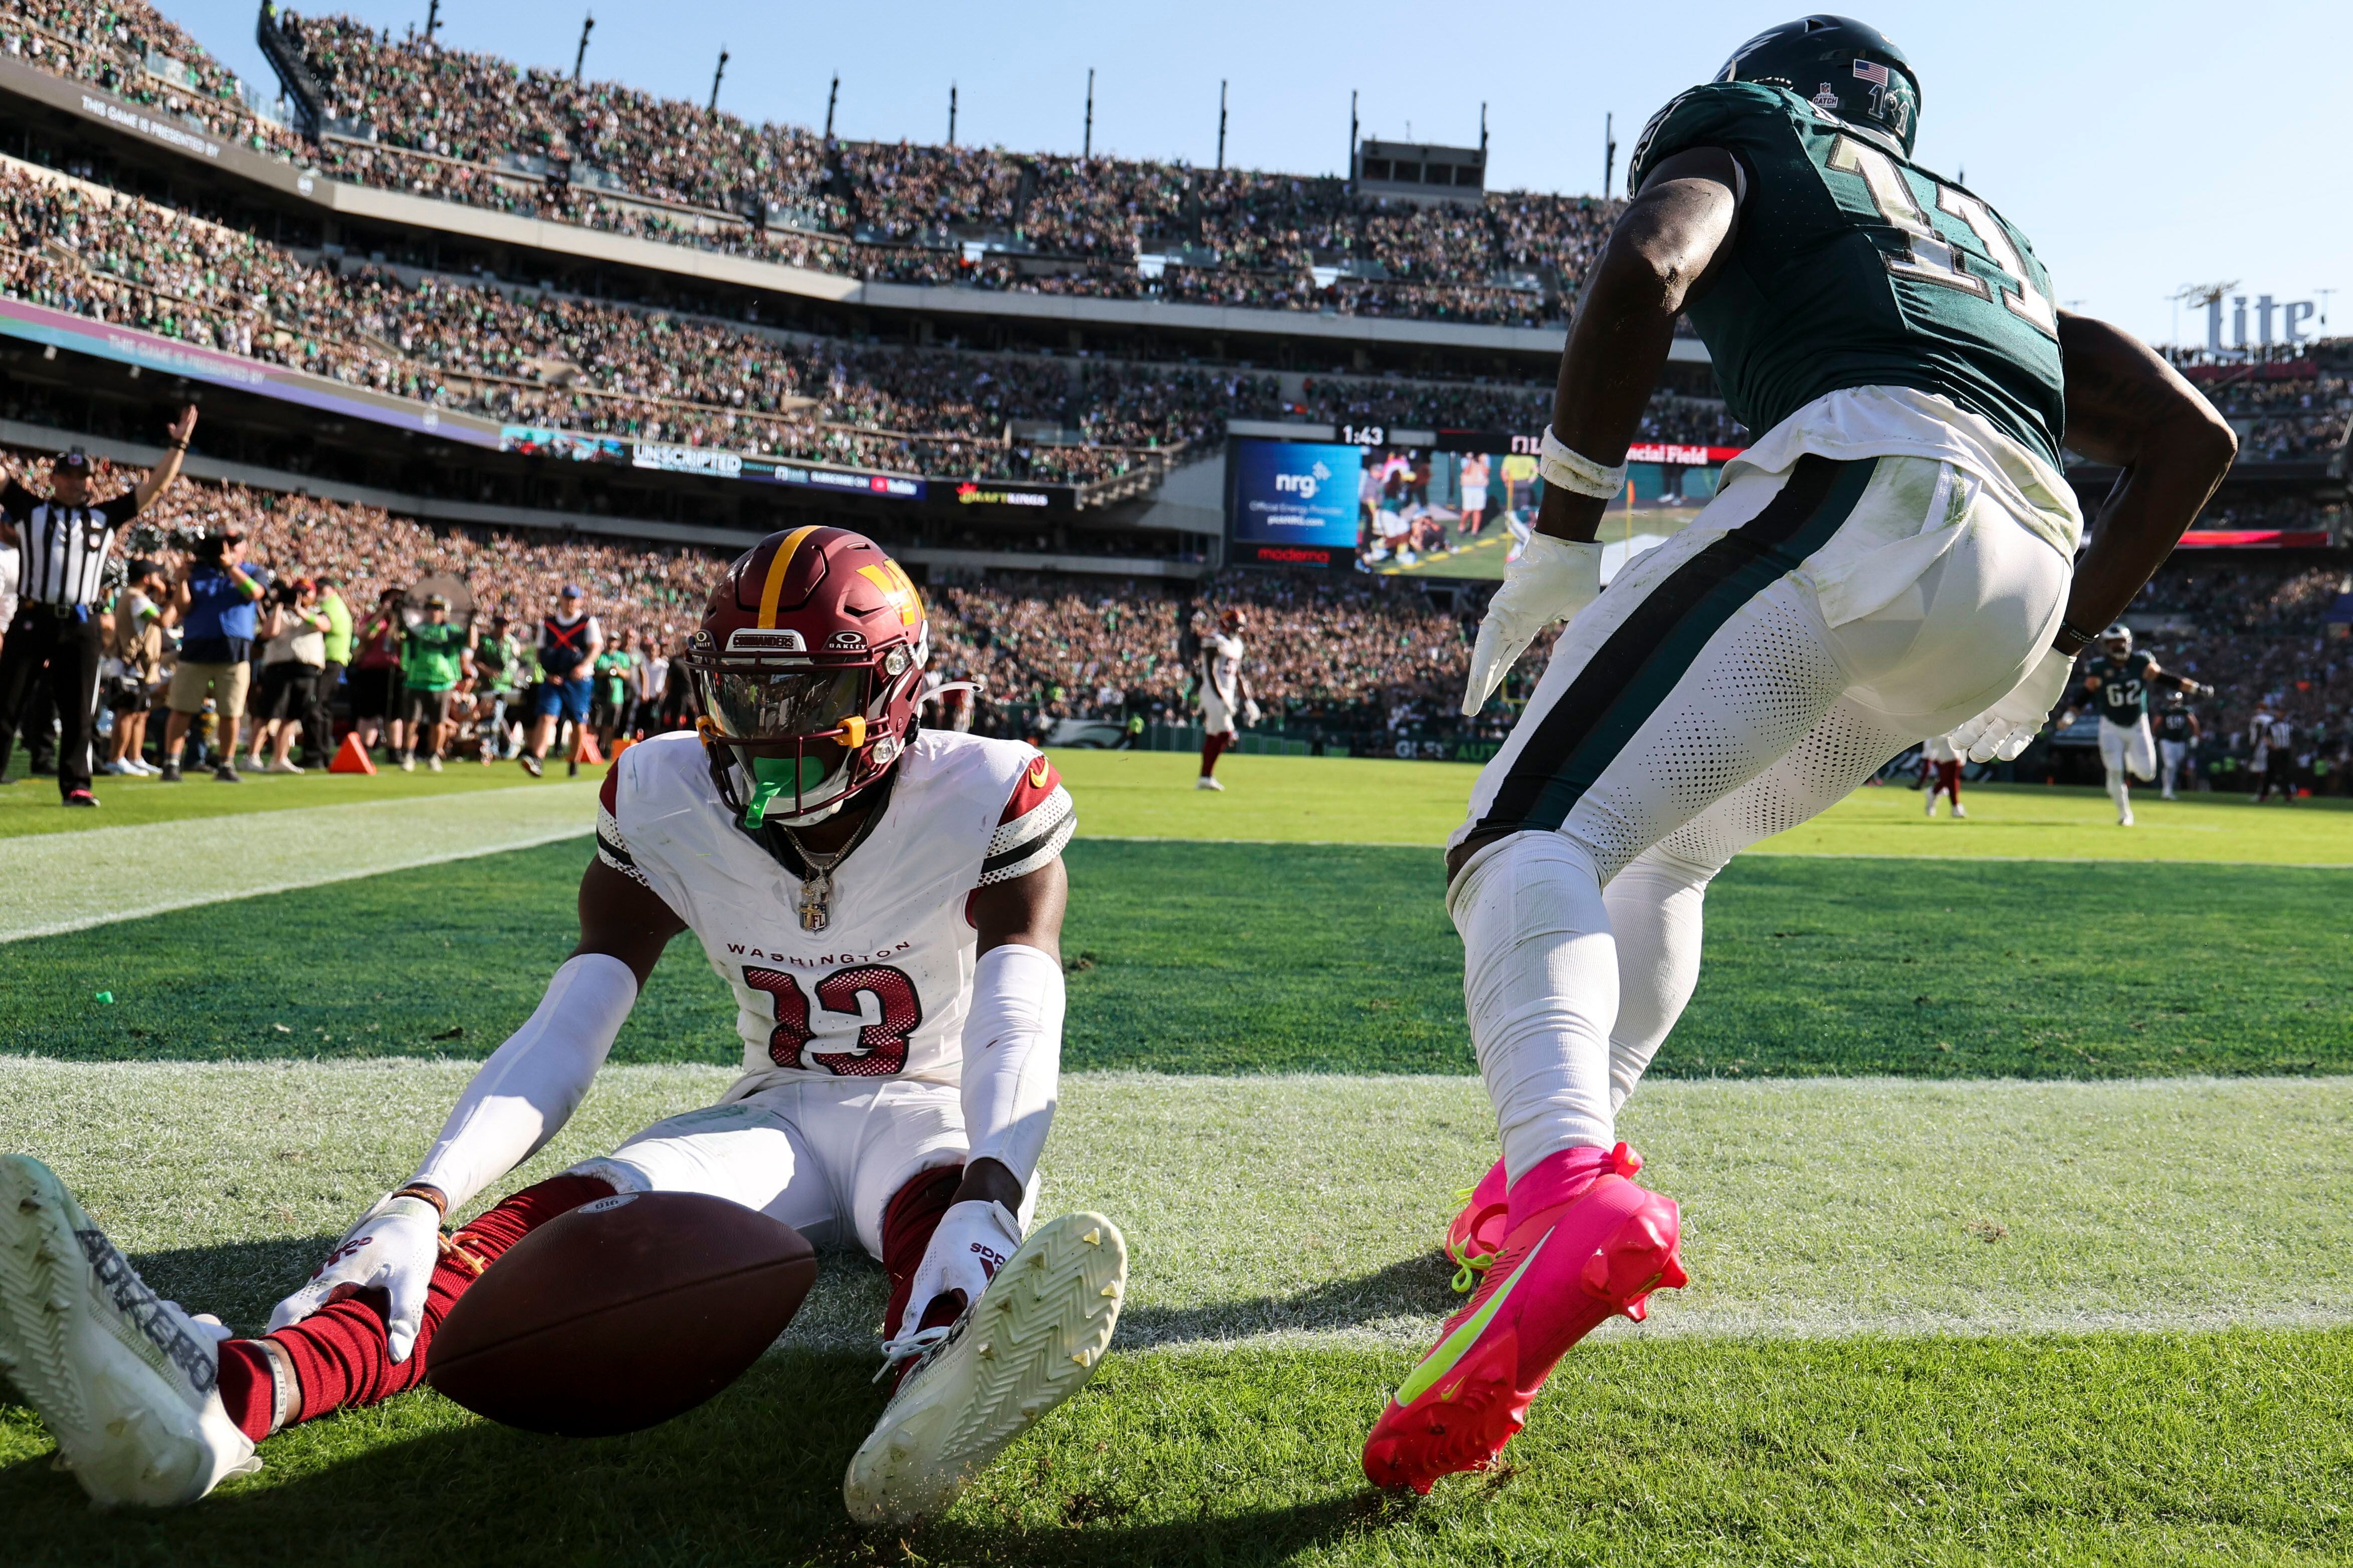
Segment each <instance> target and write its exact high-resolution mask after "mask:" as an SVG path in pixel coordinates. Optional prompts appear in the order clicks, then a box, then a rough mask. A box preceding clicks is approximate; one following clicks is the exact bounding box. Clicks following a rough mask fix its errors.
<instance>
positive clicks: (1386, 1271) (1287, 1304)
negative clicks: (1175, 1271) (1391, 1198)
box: [1118, 1251, 1463, 1350]
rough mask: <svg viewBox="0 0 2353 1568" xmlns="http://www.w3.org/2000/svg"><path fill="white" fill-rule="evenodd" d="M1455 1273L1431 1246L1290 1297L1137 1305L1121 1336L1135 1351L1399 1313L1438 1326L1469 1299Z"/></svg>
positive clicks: (1347, 1325)
mask: <svg viewBox="0 0 2353 1568" xmlns="http://www.w3.org/2000/svg"><path fill="white" fill-rule="evenodd" d="M1453 1275H1454V1267H1453V1265H1452V1264H1451V1262H1449V1261H1448V1260H1447V1258H1446V1257H1445V1255H1444V1254H1443V1253H1440V1252H1436V1251H1432V1252H1430V1253H1427V1254H1425V1255H1423V1256H1422V1257H1419V1258H1406V1259H1404V1260H1403V1261H1401V1262H1398V1263H1392V1264H1390V1265H1389V1266H1388V1268H1380V1269H1377V1270H1375V1271H1374V1272H1373V1273H1370V1274H1366V1275H1360V1276H1358V1277H1356V1278H1355V1279H1330V1280H1326V1281H1325V1282H1324V1283H1323V1284H1321V1285H1316V1286H1312V1287H1310V1288H1309V1289H1304V1290H1300V1291H1295V1292H1293V1293H1292V1294H1290V1295H1285V1296H1261V1297H1259V1298H1257V1299H1256V1300H1248V1301H1217V1302H1210V1303H1207V1304H1205V1305H1202V1306H1198V1307H1155V1306H1151V1305H1149V1304H1142V1305H1134V1306H1130V1307H1128V1308H1126V1309H1125V1310H1123V1311H1122V1312H1121V1313H1120V1320H1119V1339H1118V1344H1119V1346H1120V1348H1122V1349H1124V1350H1136V1349H1140V1348H1142V1347H1144V1346H1146V1345H1150V1346H1155V1347H1167V1346H1176V1345H1182V1344H1186V1343H1187V1342H1196V1343H1198V1342H1219V1341H1224V1340H1234V1339H1240V1338H1244V1337H1249V1336H1254V1335H1259V1334H1277V1333H1319V1332H1329V1331H1335V1330H1340V1329H1354V1328H1363V1327H1366V1326H1367V1325H1370V1324H1375V1323H1383V1322H1390V1321H1395V1320H1397V1319H1399V1318H1419V1319H1425V1320H1427V1321H1430V1323H1431V1324H1432V1325H1433V1326H1435V1324H1436V1322H1437V1321H1438V1320H1439V1319H1440V1318H1442V1317H1444V1316H1445V1315H1446V1314H1447V1313H1449V1312H1451V1311H1453V1310H1455V1309H1456V1308H1457V1307H1459V1306H1461V1304H1462V1301H1463V1298H1462V1297H1461V1296H1458V1295H1456V1294H1455V1293H1454V1291H1453V1289H1452V1288H1451V1285H1450V1284H1449V1281H1450V1280H1451V1279H1452V1278H1453Z"/></svg>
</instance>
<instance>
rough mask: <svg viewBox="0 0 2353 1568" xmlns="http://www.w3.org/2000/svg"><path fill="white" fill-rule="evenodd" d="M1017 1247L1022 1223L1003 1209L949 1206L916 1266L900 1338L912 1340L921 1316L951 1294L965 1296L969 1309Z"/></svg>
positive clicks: (974, 1203) (978, 1202) (983, 1203)
mask: <svg viewBox="0 0 2353 1568" xmlns="http://www.w3.org/2000/svg"><path fill="white" fill-rule="evenodd" d="M1020 1245H1021V1222H1020V1220H1018V1218H1016V1217H1015V1216H1014V1215H1013V1211H1012V1210H1010V1209H1008V1208H1007V1207H1006V1206H1005V1205H1003V1204H1000V1203H992V1202H989V1201H987V1200H986V1199H981V1198H971V1199H967V1200H965V1202H963V1203H960V1204H950V1205H948V1212H947V1213H945V1214H944V1215H940V1226H939V1228H938V1229H937V1230H934V1232H932V1244H931V1246H929V1247H925V1248H924V1249H923V1261H922V1262H921V1263H918V1264H917V1265H915V1279H914V1283H913V1285H912V1286H911V1287H910V1288H909V1289H908V1291H907V1315H906V1318H905V1319H904V1320H903V1321H902V1322H901V1323H900V1325H899V1331H900V1333H901V1334H902V1335H907V1334H912V1333H913V1332H914V1331H915V1325H916V1324H917V1323H919V1322H921V1321H923V1310H924V1309H925V1308H927V1307H929V1306H930V1305H931V1304H932V1303H933V1302H934V1301H935V1300H939V1298H941V1297H942V1296H944V1295H946V1294H947V1293H948V1292H949V1291H951V1290H961V1291H963V1292H964V1304H965V1306H967V1307H969V1306H971V1305H972V1304H973V1303H974V1302H975V1301H977V1300H980V1293H981V1292H982V1291H983V1290H986V1289H988V1282H989V1280H990V1279H992V1278H993V1277H994V1276H995V1275H996V1273H997V1270H998V1269H999V1268H1003V1267H1004V1265H1005V1260H1006V1259H1007V1258H1010V1257H1012V1256H1013V1249H1014V1248H1015V1247H1018V1246H1020Z"/></svg>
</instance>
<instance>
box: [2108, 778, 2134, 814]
mask: <svg viewBox="0 0 2353 1568" xmlns="http://www.w3.org/2000/svg"><path fill="white" fill-rule="evenodd" d="M2108 798H2109V799H2110V800H2112V801H2114V802H2116V815H2117V816H2123V815H2124V814H2125V813H2126V812H2127V811H2129V810H2130V809H2132V808H2131V806H2130V805H2129V804H2128V803H2129V802H2130V800H2131V796H2129V795H2126V793H2125V771H2124V769H2122V768H2110V769H2109V770H2108Z"/></svg>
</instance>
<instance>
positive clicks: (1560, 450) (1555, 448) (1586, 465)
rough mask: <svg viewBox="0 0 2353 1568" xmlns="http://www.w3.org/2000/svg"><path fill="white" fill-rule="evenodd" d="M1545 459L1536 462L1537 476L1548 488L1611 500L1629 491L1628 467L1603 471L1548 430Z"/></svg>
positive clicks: (1543, 452) (1598, 465)
mask: <svg viewBox="0 0 2353 1568" xmlns="http://www.w3.org/2000/svg"><path fill="white" fill-rule="evenodd" d="M1541 454H1542V455H1541V456H1539V457H1538V458H1536V472H1537V473H1538V474H1540V475H1542V476H1543V478H1544V482H1545V483H1546V484H1548V485H1558V486H1559V487H1560V488H1561V489H1565V490H1569V491H1572V492H1574V493H1575V494H1577V495H1581V496H1591V497H1593V498H1594V499H1595V500H1609V498H1610V497H1612V496H1614V495H1616V494H1617V493H1618V492H1619V491H1620V490H1621V489H1625V488H1626V465H1625V464H1623V463H1620V464H1619V465H1618V466H1617V467H1616V468H1603V467H1602V466H1601V465H1600V464H1599V463H1597V462H1595V461H1594V460H1593V459H1592V458H1588V457H1587V456H1586V455H1585V454H1584V453H1582V452H1580V451H1577V449H1576V448H1575V447H1570V446H1569V445H1568V444H1567V442H1565V441H1563V440H1562V439H1561V438H1560V437H1557V436H1556V435H1554V434H1553V433H1552V426H1549V425H1547V426H1545V432H1544V444H1543V447H1541Z"/></svg>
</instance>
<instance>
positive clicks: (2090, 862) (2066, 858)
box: [1078, 828, 2353, 871]
mask: <svg viewBox="0 0 2353 1568" xmlns="http://www.w3.org/2000/svg"><path fill="white" fill-rule="evenodd" d="M1078 837H1081V838H1092V839H1093V840H1094V841H1095V842H1097V843H1099V844H1257V845H1267V844H1274V845H1282V844H1290V845H1297V846H1300V847H1322V848H1337V849H1443V848H1445V847H1446V846H1445V845H1443V844H1412V843H1407V842H1405V841H1403V840H1401V839H1370V838H1204V837H1198V836H1190V835H1184V836H1180V835H1174V834H1171V835H1166V836H1161V835H1155V834H1149V833H1089V832H1087V831H1085V830H1084V829H1083V828H1082V829H1081V830H1080V832H1079V834H1078ZM1741 854H1742V855H1743V856H1753V855H1769V856H1771V857H1773V858H1775V859H1777V860H1958V861H1964V862H1967V861H1989V862H1998V863H2000V864H2005V865H2008V864H2021V865H2033V866H2257V867H2271V868H2277V869H2280V870H2286V871H2342V870H2344V869H2346V868H2348V867H2353V860H2204V859H2185V858H2180V857H2178V856H2165V855H2149V856H2140V855H1949V854H1940V853H1938V852H1936V851H1935V850H1922V851H1918V852H1915V853H1909V854H1901V855H1899V854H1896V853H1894V852H1893V851H1885V850H1877V849H1775V848H1771V847H1767V846H1766V845H1762V844H1759V845H1755V846H1752V847H1749V848H1746V849H1744V850H1742V851H1741Z"/></svg>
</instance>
